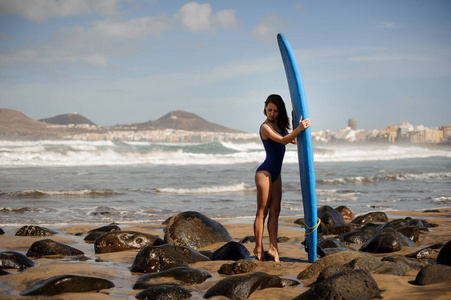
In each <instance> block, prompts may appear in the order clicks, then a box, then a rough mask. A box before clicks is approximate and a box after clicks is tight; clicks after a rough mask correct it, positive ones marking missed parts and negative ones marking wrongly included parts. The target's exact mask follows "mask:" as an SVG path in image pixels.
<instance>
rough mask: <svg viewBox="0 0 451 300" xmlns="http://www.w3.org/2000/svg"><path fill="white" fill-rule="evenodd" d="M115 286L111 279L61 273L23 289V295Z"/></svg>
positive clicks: (55, 293) (101, 288)
mask: <svg viewBox="0 0 451 300" xmlns="http://www.w3.org/2000/svg"><path fill="white" fill-rule="evenodd" d="M112 287H114V283H112V282H111V281H109V280H106V279H102V278H97V277H89V276H78V275H59V276H54V277H51V278H48V279H45V280H42V281H39V282H37V283H36V284H34V285H33V286H31V287H30V288H28V289H26V290H24V291H22V292H21V293H20V295H21V296H38V295H39V296H53V295H59V294H63V293H83V292H90V291H100V290H103V289H109V288H112Z"/></svg>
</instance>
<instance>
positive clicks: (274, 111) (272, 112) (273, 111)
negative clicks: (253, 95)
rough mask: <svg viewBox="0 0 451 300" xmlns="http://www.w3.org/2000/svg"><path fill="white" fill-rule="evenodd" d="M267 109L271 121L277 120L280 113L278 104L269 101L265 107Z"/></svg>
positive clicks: (267, 115)
mask: <svg viewBox="0 0 451 300" xmlns="http://www.w3.org/2000/svg"><path fill="white" fill-rule="evenodd" d="M265 110H266V117H267V118H268V120H269V121H275V120H277V116H278V115H279V109H278V108H277V105H275V104H274V103H268V104H267V105H266V107H265Z"/></svg>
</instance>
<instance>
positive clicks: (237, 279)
mask: <svg viewBox="0 0 451 300" xmlns="http://www.w3.org/2000/svg"><path fill="white" fill-rule="evenodd" d="M295 285H299V282H298V281H296V280H291V279H286V278H281V277H279V276H276V275H269V274H266V273H263V272H256V273H251V274H245V275H234V276H230V277H227V278H225V279H223V280H221V281H219V282H217V283H216V284H215V285H214V286H212V287H211V288H210V289H209V290H208V291H207V292H206V293H205V295H204V298H207V299H208V298H211V297H214V296H224V297H227V298H229V299H236V300H239V299H247V298H249V296H250V295H251V294H252V293H253V292H254V291H256V290H262V289H265V288H283V287H287V286H295Z"/></svg>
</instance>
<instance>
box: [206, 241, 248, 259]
mask: <svg viewBox="0 0 451 300" xmlns="http://www.w3.org/2000/svg"><path fill="white" fill-rule="evenodd" d="M249 255H250V253H249V250H247V248H246V247H244V245H243V244H241V243H239V242H233V241H232V242H228V243H227V244H225V245H224V246H222V247H221V248H219V249H218V250H216V251H215V252H213V255H212V256H211V260H235V261H236V260H240V259H245V258H247V257H249Z"/></svg>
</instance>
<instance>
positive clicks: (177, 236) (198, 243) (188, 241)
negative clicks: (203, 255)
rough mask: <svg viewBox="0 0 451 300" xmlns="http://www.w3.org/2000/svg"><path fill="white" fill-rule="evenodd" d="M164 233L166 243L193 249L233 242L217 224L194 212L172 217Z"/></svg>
mask: <svg viewBox="0 0 451 300" xmlns="http://www.w3.org/2000/svg"><path fill="white" fill-rule="evenodd" d="M164 233H165V234H164V241H165V242H166V243H169V244H173V245H178V246H187V247H191V248H194V249H197V248H203V247H207V246H210V245H212V244H215V243H219V242H231V241H232V240H233V239H232V237H231V236H230V234H229V233H228V232H227V230H226V229H225V228H224V226H222V225H221V224H220V223H219V222H217V221H215V220H213V219H210V218H208V217H207V216H205V215H203V214H201V213H198V212H194V211H187V212H183V213H180V214H178V215H176V216H174V217H172V218H171V219H170V220H169V222H168V225H167V226H166V227H165V229H164Z"/></svg>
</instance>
